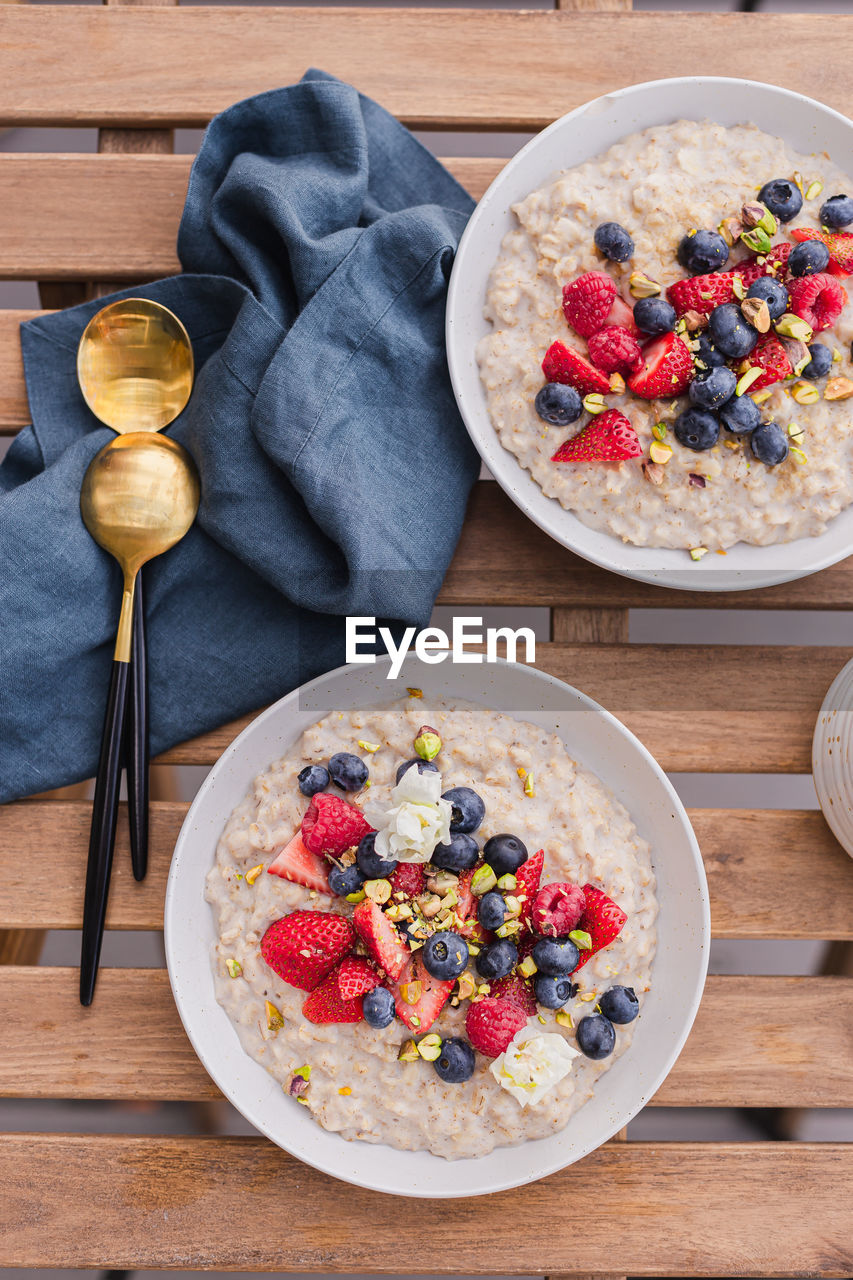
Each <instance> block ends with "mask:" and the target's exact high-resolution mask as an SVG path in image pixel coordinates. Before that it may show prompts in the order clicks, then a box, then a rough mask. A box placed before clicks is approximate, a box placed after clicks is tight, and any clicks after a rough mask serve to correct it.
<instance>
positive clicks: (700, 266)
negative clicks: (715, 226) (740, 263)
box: [678, 231, 729, 276]
mask: <svg viewBox="0 0 853 1280" xmlns="http://www.w3.org/2000/svg"><path fill="white" fill-rule="evenodd" d="M728 260H729V246H728V245H727V244H726V242H725V240H724V239H723V237H722V236H721V235H720V233H719V232H718V231H688V233H687V235H686V236H684V238H683V239H682V241H681V243H680V244H679V246H678V261H679V262H680V263H681V265H682V267H684V270H685V271H687V272H688V273H689V274H690V275H691V276H701V275H704V274H705V273H706V272H709V271H719V269H720V267H724V266H725V265H726V263H727V262H728Z"/></svg>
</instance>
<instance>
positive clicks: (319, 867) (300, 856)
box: [267, 831, 332, 896]
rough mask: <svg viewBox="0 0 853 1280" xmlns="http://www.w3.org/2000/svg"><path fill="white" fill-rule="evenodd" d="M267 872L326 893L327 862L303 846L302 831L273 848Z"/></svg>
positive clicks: (327, 886) (327, 882)
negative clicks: (287, 841)
mask: <svg viewBox="0 0 853 1280" xmlns="http://www.w3.org/2000/svg"><path fill="white" fill-rule="evenodd" d="M267 874H268V875H271V876H281V878H282V880H292V881H293V883H294V884H302V885H304V886H305V888H306V889H317V890H319V892H320V893H328V894H329V895H330V896H331V893H332V891H331V889H330V888H329V864H328V862H326V860H325V858H320V857H318V856H317V854H316V853H312V852H311V850H310V849H307V848H306V847H305V842H304V840H303V839H302V832H301V831H297V833H296V835H295V836H294V837H293V839H292V840H291V841H290V843H289V844H283V845H279V847H278V848H277V849H273V860H272V862H271V863H270V865H269V866H268V867H267Z"/></svg>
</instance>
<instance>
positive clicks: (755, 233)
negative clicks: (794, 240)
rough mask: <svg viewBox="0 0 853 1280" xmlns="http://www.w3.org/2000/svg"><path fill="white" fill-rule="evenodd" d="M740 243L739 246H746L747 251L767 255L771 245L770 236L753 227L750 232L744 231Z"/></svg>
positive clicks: (761, 228) (760, 228)
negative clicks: (750, 250)
mask: <svg viewBox="0 0 853 1280" xmlns="http://www.w3.org/2000/svg"><path fill="white" fill-rule="evenodd" d="M740 241H741V244H745V245H746V247H747V249H752V250H754V252H755V253H767V251H768V249H770V247H771V245H772V241H771V239H770V236H769V235H768V234H767V232H766V231H765V230H764V228H763V227H760V226H755V227H753V228H752V230H751V231H744V233H743V235H742V236H741V238H740Z"/></svg>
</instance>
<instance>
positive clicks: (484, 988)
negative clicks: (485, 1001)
mask: <svg viewBox="0 0 853 1280" xmlns="http://www.w3.org/2000/svg"><path fill="white" fill-rule="evenodd" d="M491 989H492V988H491V987H490V986H489V984H488V982H481V983H480V985H479V986H478V987H477V995H478V996H487V995H488V994H489V992H490V991H491Z"/></svg>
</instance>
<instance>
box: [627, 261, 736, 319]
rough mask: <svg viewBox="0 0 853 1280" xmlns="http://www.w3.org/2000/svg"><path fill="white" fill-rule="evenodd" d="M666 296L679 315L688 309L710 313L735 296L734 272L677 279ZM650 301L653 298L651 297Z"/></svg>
mask: <svg viewBox="0 0 853 1280" xmlns="http://www.w3.org/2000/svg"><path fill="white" fill-rule="evenodd" d="M666 296H667V297H668V298H669V300H670V302H671V303H672V305H673V307H674V308H675V311H676V314H677V315H679V316H683V315H686V313H687V312H688V311H698V312H699V314H700V315H703V316H707V315H710V314H711V312H712V311H713V310H714V307H721V306H722V305H723V303H724V302H731V300H732V298H733V297H734V296H735V292H734V272H732V271H724V272H723V273H722V274H721V275H712V276H693V277H692V279H689V280H676V282H675V284H671V285H670V286H669V288H668V289H667V291H666ZM649 301H650V302H651V301H653V299H651V298H650V299H649ZM638 323H639V322H638ZM670 328H672V325H670Z"/></svg>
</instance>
